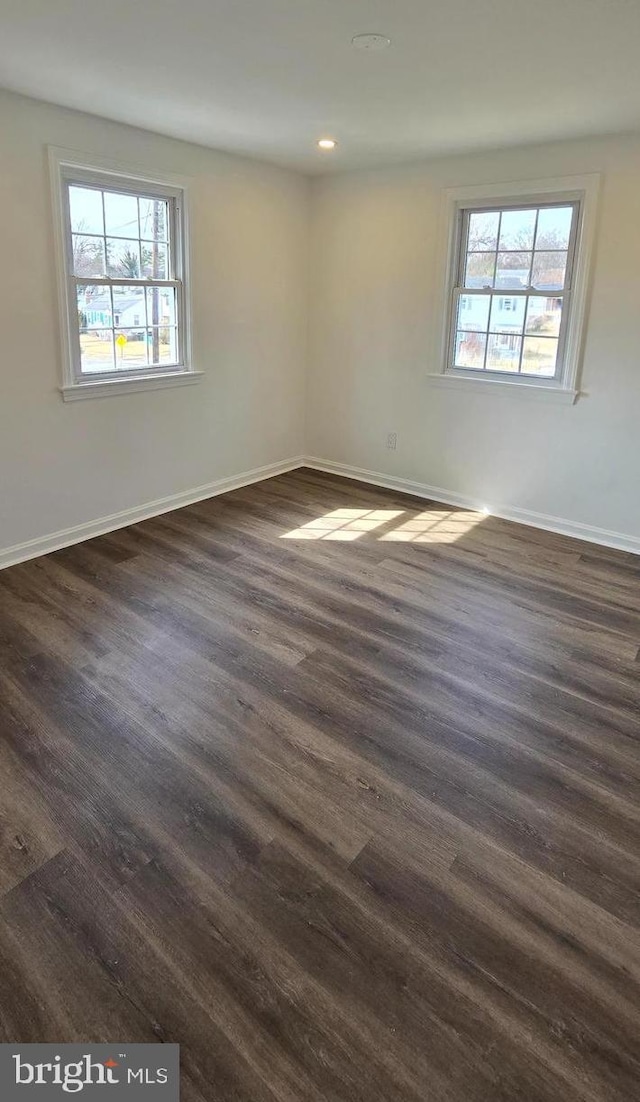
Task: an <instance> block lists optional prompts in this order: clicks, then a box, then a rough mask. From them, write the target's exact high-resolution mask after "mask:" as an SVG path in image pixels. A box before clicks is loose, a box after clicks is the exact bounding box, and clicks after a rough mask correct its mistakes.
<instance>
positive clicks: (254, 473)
mask: <svg viewBox="0 0 640 1102" xmlns="http://www.w3.org/2000/svg"><path fill="white" fill-rule="evenodd" d="M303 462H304V460H303V457H302V456H296V457H295V458H294V459H285V460H282V461H281V462H280V463H269V464H267V465H266V466H264V467H254V468H253V470H251V471H243V472H242V474H239V475H231V476H230V477H229V478H219V479H217V480H216V481H215V482H208V483H207V484H206V485H205V486H196V487H195V488H194V489H192V490H184V491H182V492H181V493H178V494H170V495H169V497H160V498H158V499H157V500H156V501H148V502H147V503H146V504H145V505H134V506H133V508H131V509H123V510H122V512H120V513H111V515H110V516H107V517H98V518H97V519H96V520H90V521H87V522H86V523H85V524H77V525H75V527H73V528H65V529H63V530H62V531H61V532H52V533H51V534H50V535H47V536H39V537H38V538H37V539H33V540H27V541H26V542H25V543H17V544H15V545H14V546H13V547H7V548H5V549H4V550H0V570H2V569H4V567H6V566H15V565H16V564H17V563H19V562H25V560H26V559H35V558H37V557H38V556H39V555H48V554H50V552H51V551H60V549H61V548H62V547H69V546H70V545H71V544H73V543H82V541H83V540H88V539H92V538H93V537H94V536H104V535H105V534H106V533H107V532H114V531H115V530H116V529H117V528H125V527H126V526H127V525H128V524H137V523H138V522H139V521H141V520H149V518H150V517H157V516H159V515H160V514H161V513H169V512H171V510H172V509H180V508H182V507H183V506H184V505H193V504H194V503H195V502H196V501H203V500H204V499H205V498H208V497H216V496H217V495H218V494H225V493H227V491H229V490H239V489H240V487H241V486H250V485H251V483H252V482H261V481H262V480H263V479H265V478H273V477H274V476H275V475H278V474H286V472H287V471H293V470H295V469H296V467H300V466H302V465H303Z"/></svg>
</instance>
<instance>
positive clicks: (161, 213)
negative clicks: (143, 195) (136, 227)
mask: <svg viewBox="0 0 640 1102" xmlns="http://www.w3.org/2000/svg"><path fill="white" fill-rule="evenodd" d="M139 204H140V237H144V238H146V239H147V240H148V241H166V240H167V203H166V201H165V200H164V199H140V200H139Z"/></svg>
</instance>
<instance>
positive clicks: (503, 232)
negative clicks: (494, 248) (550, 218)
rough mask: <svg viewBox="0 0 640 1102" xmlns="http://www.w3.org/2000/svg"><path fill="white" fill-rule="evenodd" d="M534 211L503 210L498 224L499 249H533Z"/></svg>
mask: <svg viewBox="0 0 640 1102" xmlns="http://www.w3.org/2000/svg"><path fill="white" fill-rule="evenodd" d="M536 213H537V212H536V210H535V209H534V210H505V211H503V212H502V221H501V223H500V242H499V247H500V249H517V250H525V249H526V250H528V249H532V248H533V235H534V232H535V228H536Z"/></svg>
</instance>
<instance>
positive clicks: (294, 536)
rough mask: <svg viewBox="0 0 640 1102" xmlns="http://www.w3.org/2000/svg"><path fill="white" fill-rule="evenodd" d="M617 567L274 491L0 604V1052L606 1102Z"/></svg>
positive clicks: (639, 934) (35, 570)
mask: <svg viewBox="0 0 640 1102" xmlns="http://www.w3.org/2000/svg"><path fill="white" fill-rule="evenodd" d="M639 651H640V560H639V559H638V558H636V557H633V556H632V555H629V554H625V553H623V552H617V551H610V550H607V549H605V548H598V547H594V546H593V545H587V544H582V543H579V542H577V541H574V540H571V539H568V538H564V537H560V536H556V535H551V534H548V533H544V532H540V531H536V530H534V529H529V528H525V527H522V526H518V525H514V524H510V523H507V522H505V521H500V520H496V519H493V518H487V517H482V516H479V515H477V514H471V513H466V512H464V511H460V510H458V511H456V510H453V509H450V508H448V507H446V506H442V505H439V504H435V503H433V504H432V503H427V502H424V501H418V500H416V499H414V498H410V497H407V496H405V495H402V494H397V493H392V492H390V491H386V490H379V489H376V488H374V487H370V486H365V485H363V484H359V483H355V482H351V481H349V480H346V479H340V478H337V477H333V476H329V475H324V474H320V473H318V472H313V471H308V470H300V471H296V472H293V473H291V474H287V475H283V476H281V477H279V478H274V479H270V480H269V481H266V482H262V483H260V484H259V485H255V486H252V487H248V488H245V489H242V490H238V491H235V492H233V493H230V494H227V495H225V496H222V497H218V498H214V499H212V500H210V501H207V502H203V503H201V504H198V505H193V506H191V507H189V508H186V509H181V510H179V511H176V512H174V513H169V514H166V515H164V516H162V517H159V518H157V519H154V520H150V521H147V522H145V523H143V524H138V525H134V526H132V527H130V528H127V529H122V530H120V531H118V532H115V533H113V534H111V535H108V536H104V537H101V538H98V539H94V540H91V541H89V542H87V543H83V544H81V545H78V546H75V547H71V548H68V549H65V550H63V551H59V552H57V553H55V554H52V555H48V556H46V557H43V558H41V559H38V560H34V561H32V562H28V563H25V564H23V565H20V566H16V567H13V568H11V569H9V570H5V571H3V572H1V573H0V1040H2V1041H22V1042H28V1041H58V1042H62V1041H76V1040H85V1041H87V1040H93V1041H172V1042H179V1043H180V1044H181V1046H182V1049H181V1054H182V1098H183V1099H184V1100H186V1102H191V1100H194V1102H212V1100H215V1102H236V1100H237V1102H263V1100H264V1102H359V1100H362V1102H400V1100H402V1102H440V1100H443V1102H515V1100H519V1102H558V1100H559V1099H562V1100H563V1102H631V1100H632V1099H638V1098H640V799H639V792H640V783H639V782H640V684H639V675H640V662H639V661H638V655H639Z"/></svg>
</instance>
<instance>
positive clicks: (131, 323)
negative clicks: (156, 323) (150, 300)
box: [113, 286, 148, 329]
mask: <svg viewBox="0 0 640 1102" xmlns="http://www.w3.org/2000/svg"><path fill="white" fill-rule="evenodd" d="M147 324H148V323H147V318H146V314H145V299H144V287H135V286H134V287H114V288H113V326H114V327H115V328H116V329H135V328H136V326H142V327H145V328H146V326H147Z"/></svg>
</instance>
